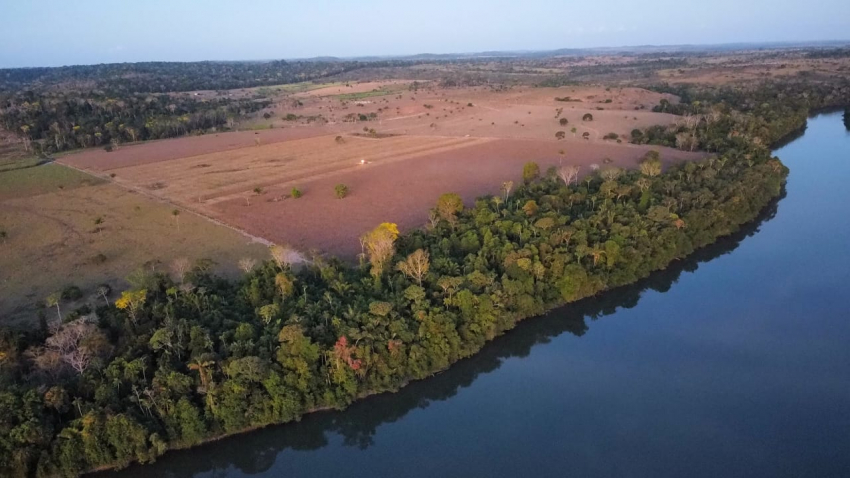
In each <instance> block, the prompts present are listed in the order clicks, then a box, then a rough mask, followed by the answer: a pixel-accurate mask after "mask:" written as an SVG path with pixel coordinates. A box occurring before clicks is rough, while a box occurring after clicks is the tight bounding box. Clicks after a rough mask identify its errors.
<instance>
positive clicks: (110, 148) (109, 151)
mask: <svg viewBox="0 0 850 478" xmlns="http://www.w3.org/2000/svg"><path fill="white" fill-rule="evenodd" d="M103 150H104V151H106V152H107V153H111V152H112V143H108V144H106V145H105V146H104V147H103Z"/></svg>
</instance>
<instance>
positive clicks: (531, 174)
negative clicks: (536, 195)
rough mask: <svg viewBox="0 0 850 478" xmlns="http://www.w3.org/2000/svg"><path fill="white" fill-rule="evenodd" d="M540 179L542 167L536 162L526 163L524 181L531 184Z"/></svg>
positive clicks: (523, 170) (523, 172)
mask: <svg viewBox="0 0 850 478" xmlns="http://www.w3.org/2000/svg"><path fill="white" fill-rule="evenodd" d="M539 177H540V166H539V165H538V164H537V163H535V162H534V161H529V162H527V163H525V165H524V166H523V167H522V180H523V181H525V182H526V183H530V182H531V181H534V180H535V179H537V178H539Z"/></svg>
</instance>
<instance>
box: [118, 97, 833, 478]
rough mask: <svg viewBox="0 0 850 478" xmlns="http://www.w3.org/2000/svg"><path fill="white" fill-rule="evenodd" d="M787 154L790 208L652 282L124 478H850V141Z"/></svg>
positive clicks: (829, 122)
mask: <svg viewBox="0 0 850 478" xmlns="http://www.w3.org/2000/svg"><path fill="white" fill-rule="evenodd" d="M776 154H777V156H779V157H780V158H782V160H783V161H784V162H785V164H787V165H788V166H789V167H790V168H791V175H790V178H789V180H788V185H787V188H786V194H785V196H784V197H783V198H781V199H780V200H778V201H777V202H776V203H775V204H773V205H772V206H771V207H770V208H769V209H768V210H767V211H765V213H764V215H763V217H762V218H760V220H759V221H757V222H756V223H754V224H752V225H750V226H748V227H747V228H746V229H745V230H743V231H741V233H740V234H737V235H736V236H735V237H731V238H727V239H725V240H723V241H721V242H720V243H718V244H716V245H714V246H712V247H710V248H707V249H705V250H702V251H700V252H699V253H698V254H697V255H696V256H694V257H692V258H690V259H689V260H687V261H683V262H680V263H677V264H675V265H674V266H672V267H671V268H670V269H669V270H667V271H664V272H662V273H659V274H656V275H655V276H653V277H651V278H650V279H649V280H647V281H644V282H642V283H640V284H636V285H634V286H631V287H627V288H624V289H619V290H616V291H613V292H610V293H608V294H605V295H603V296H602V297H599V298H596V299H592V300H587V301H583V302H581V303H579V304H575V305H573V306H571V307H568V308H565V309H563V310H560V311H557V312H556V313H552V314H550V315H548V316H546V317H541V318H536V319H529V320H528V321H527V322H525V323H524V324H522V325H521V326H520V327H518V328H517V329H515V330H514V331H512V332H510V333H509V334H507V335H506V336H504V337H501V338H499V339H497V340H496V341H495V342H493V343H492V344H490V345H489V346H487V347H486V348H485V349H484V351H482V353H481V354H480V355H478V356H476V357H474V358H472V359H470V360H466V361H463V362H461V363H459V364H457V365H456V366H454V367H453V368H452V369H450V370H449V371H447V372H444V373H442V374H439V375H437V376H436V377H433V378H431V379H428V380H425V381H423V382H418V383H414V384H411V385H410V386H408V387H407V388H405V389H403V390H402V391H401V392H399V393H397V394H392V395H382V396H377V397H373V398H370V399H367V400H364V401H362V402H359V403H357V404H355V405H354V406H352V407H351V408H349V409H348V410H346V411H343V412H328V413H320V414H314V415H312V416H308V417H306V418H305V419H304V420H303V421H302V422H301V423H297V424H291V425H284V426H280V427H274V428H270V429H266V430H261V431H257V432H253V433H249V434H246V435H242V436H238V437H234V438H230V439H226V440H223V441H221V442H218V443H214V444H210V445H207V446H204V447H200V448H197V449H193V450H188V451H183V452H176V453H170V454H168V455H166V456H165V457H162V458H161V459H160V461H159V462H158V463H157V464H155V465H152V466H145V467H134V468H131V469H129V470H124V471H122V472H119V473H117V474H116V475H115V476H116V477H117V478H131V477H141V476H171V477H228V478H235V477H246V476H258V477H290V476H292V477H323V476H328V477H335V478H339V477H355V476H358V477H359V476H369V477H391V476H392V477H397V476H409V477H434V476H458V477H461V476H462V477H472V476H495V477H514V476H545V477H565V476H576V477H652V478H664V477H676V478H679V477H726V478H730V477H771V478H777V477H819V478H820V477H848V476H850V287H848V284H850V244H848V241H850V220H848V217H849V216H850V188H848V184H850V132H848V131H847V130H846V129H845V127H844V125H843V123H842V115H841V113H835V114H828V115H822V116H818V117H816V118H813V119H811V120H810V122H809V126H808V129H807V130H806V132H805V135H803V136H802V137H800V138H799V139H796V140H795V141H793V142H791V143H790V144H788V145H787V146H785V147H783V148H781V149H780V150H778V151H777V152H776Z"/></svg>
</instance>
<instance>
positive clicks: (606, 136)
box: [602, 133, 620, 139]
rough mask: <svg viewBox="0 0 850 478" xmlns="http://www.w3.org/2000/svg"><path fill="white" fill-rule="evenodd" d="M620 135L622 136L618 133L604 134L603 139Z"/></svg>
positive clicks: (615, 137)
mask: <svg viewBox="0 0 850 478" xmlns="http://www.w3.org/2000/svg"><path fill="white" fill-rule="evenodd" d="M619 137H620V135H618V134H617V133H608V134H606V135H605V136H603V137H602V139H617V138H619Z"/></svg>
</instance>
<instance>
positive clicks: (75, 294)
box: [62, 284, 83, 300]
mask: <svg viewBox="0 0 850 478" xmlns="http://www.w3.org/2000/svg"><path fill="white" fill-rule="evenodd" d="M82 298H83V291H82V290H80V288H79V287H77V286H75V285H73V284H72V285H69V286H66V287H65V288H64V289H62V300H80V299H82Z"/></svg>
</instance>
